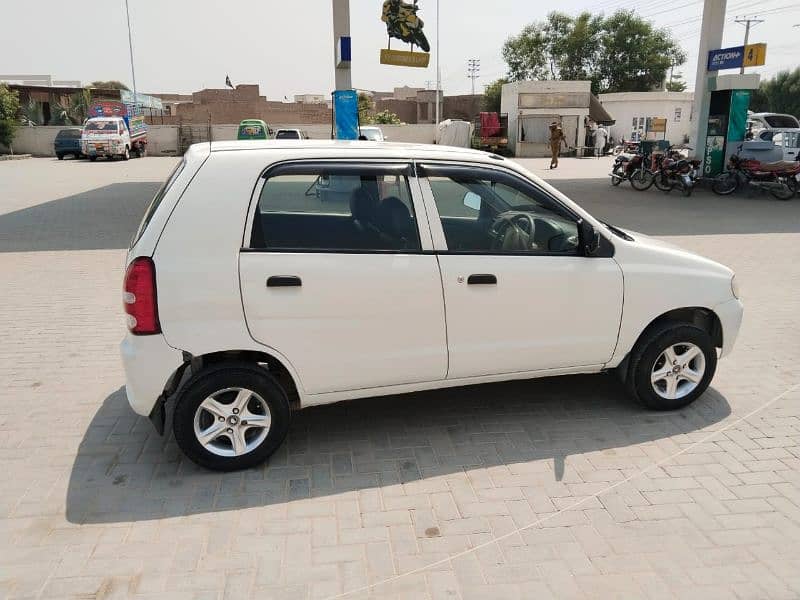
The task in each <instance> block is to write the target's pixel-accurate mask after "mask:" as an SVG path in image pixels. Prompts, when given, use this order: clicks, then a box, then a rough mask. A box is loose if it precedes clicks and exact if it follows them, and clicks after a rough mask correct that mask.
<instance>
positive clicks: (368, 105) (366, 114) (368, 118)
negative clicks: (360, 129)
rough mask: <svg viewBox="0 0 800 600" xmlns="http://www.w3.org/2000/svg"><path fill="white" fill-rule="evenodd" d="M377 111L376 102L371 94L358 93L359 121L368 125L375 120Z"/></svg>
mask: <svg viewBox="0 0 800 600" xmlns="http://www.w3.org/2000/svg"><path fill="white" fill-rule="evenodd" d="M374 111H375V103H374V102H373V101H372V98H371V97H370V95H369V94H365V93H364V92H359V94H358V122H359V123H361V124H362V125H367V124H369V123H372V122H373V119H374V116H373V112H374Z"/></svg>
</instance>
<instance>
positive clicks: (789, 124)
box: [764, 115, 800, 128]
mask: <svg viewBox="0 0 800 600" xmlns="http://www.w3.org/2000/svg"><path fill="white" fill-rule="evenodd" d="M764 120H765V121H766V122H767V125H769V126H770V127H776V128H795V127H800V123H798V122H797V119H795V118H794V117H793V116H791V115H770V116H768V117H764Z"/></svg>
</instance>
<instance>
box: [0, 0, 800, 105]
mask: <svg viewBox="0 0 800 600" xmlns="http://www.w3.org/2000/svg"><path fill="white" fill-rule="evenodd" d="M438 2H439V4H440V15H441V23H440V28H439V30H440V46H441V55H440V63H441V72H442V88H443V89H444V92H445V94H447V95H450V94H466V93H470V86H471V82H470V80H469V79H468V78H467V60H469V59H471V58H474V59H479V60H480V61H481V68H480V78H479V79H477V80H476V89H477V90H478V91H480V90H482V89H483V86H484V85H486V84H488V83H490V82H491V81H493V80H495V79H497V78H498V77H501V76H503V75H504V74H505V65H504V62H503V59H502V56H501V48H502V45H503V42H504V41H505V40H506V39H507V38H508V37H509V36H511V35H514V34H516V33H518V32H519V31H520V30H521V29H522V27H523V26H524V25H526V24H528V23H530V22H532V21H536V20H539V19H542V18H544V17H545V15H546V14H547V13H548V12H549V11H551V10H553V9H554V8H557V9H558V10H560V11H563V12H566V13H568V14H578V13H579V12H581V11H582V10H589V9H591V10H592V11H593V12H600V11H602V12H605V13H606V14H609V13H612V12H614V11H615V10H617V9H620V8H631V7H635V8H636V10H637V12H638V13H639V14H640V15H641V16H643V17H645V18H648V19H650V20H652V21H653V22H654V23H655V24H656V25H657V26H659V27H665V28H668V29H669V30H670V31H671V32H672V34H673V36H674V37H675V39H676V40H677V41H678V42H679V43H680V44H681V45H682V46H683V48H684V49H685V50H686V51H687V53H688V54H689V57H690V59H689V61H688V63H687V64H685V65H683V66H682V67H680V68H679V69H677V70H678V71H679V72H682V73H683V75H684V80H686V81H687V83H688V84H689V87H690V88H692V87H693V86H694V78H695V70H696V64H697V46H698V42H699V30H700V17H701V14H702V7H703V2H702V0H673V1H672V2H664V1H663V0H640V1H638V2H631V1H630V0H599V1H598V0H595V1H591V0H560V1H559V2H542V1H535V0H438ZM129 3H130V14H131V26H132V30H133V46H134V59H135V62H134V64H135V69H136V83H137V88H138V91H140V92H144V93H148V92H156V93H157V92H163V93H167V92H174V93H190V92H193V91H197V90H199V89H203V88H221V87H224V83H225V76H226V75H229V76H230V78H231V81H232V82H233V83H234V84H239V83H258V84H259V85H260V88H261V94H262V95H266V96H267V98H268V99H271V100H282V99H283V98H284V96H287V97H288V98H289V99H292V97H293V95H294V94H301V93H323V94H327V93H329V92H330V91H331V89H333V32H332V25H331V22H332V17H331V15H332V9H331V0H282V1H278V0H225V2H219V1H216V0H129ZM436 3H437V0H419V6H420V10H419V16H420V17H421V18H422V19H423V20H424V22H425V32H426V35H427V36H428V39H429V40H430V42H431V46H433V48H432V51H435V40H436ZM755 4H757V5H758V10H759V11H760V13H755V14H760V15H763V18H764V19H765V22H764V23H761V24H760V25H757V26H756V27H754V28H753V29H752V31H751V35H750V40H751V42H767V62H766V65H765V66H764V67H762V68H756V69H752V70H749V71H748V72H760V73H762V77H763V76H772V75H774V74H775V73H777V72H778V71H779V70H781V69H787V68H793V67H795V66H797V65H798V62H800V60H798V58H797V56H798V53H797V51H796V40H797V38H798V35H800V1H798V0H759V1H758V2H753V0H728V14H727V16H726V21H725V34H724V39H723V47H729V46H737V45H741V43H742V40H743V38H744V27H743V26H741V25H738V24H736V23H735V22H734V18H735V17H736V16H745V15H746V16H752V15H753V14H754V13H753V12H752V11H753V6H754V5H755ZM381 5H382V0H350V29H351V36H352V40H353V42H352V43H353V63H352V81H353V86H354V87H356V88H359V89H372V90H391V89H392V88H393V87H396V86H402V85H409V86H417V87H430V88H434V87H435V80H436V72H435V67H434V64H435V56H434V55H433V54H432V55H431V63H430V66H429V67H428V68H427V69H419V68H409V67H391V66H385V65H381V64H379V62H378V58H379V52H380V48H382V47H385V46H386V40H387V37H386V28H385V25H384V23H382V22H381V20H380V13H381ZM37 6H38V7H39V10H42V11H44V13H45V15H44V17H42V18H37V19H36V20H35V23H34V22H33V21H31V19H30V10H31V9H30V4H29V3H25V2H9V3H8V6H6V7H4V9H3V17H4V19H5V21H6V22H7V23H10V24H16V25H15V26H13V27H7V28H4V30H3V38H4V39H3V43H2V46H3V48H4V51H3V52H0V75H6V74H50V75H52V76H53V77H54V78H55V79H77V80H80V81H82V82H84V83H88V82H91V81H94V80H100V79H103V80H105V79H119V80H121V81H123V82H125V83H126V84H128V85H129V86H130V85H131V71H130V61H129V53H128V38H127V28H126V21H125V2H124V0H103V1H102V2H98V1H97V0H91V1H90V0H71V1H70V2H57V1H56V0H45V1H44V2H41V3H38V4H37ZM794 25H798V27H796V28H795V27H793V26H794ZM393 45H394V46H395V47H398V46H399V42H398V41H395V44H393Z"/></svg>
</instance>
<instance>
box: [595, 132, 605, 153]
mask: <svg viewBox="0 0 800 600" xmlns="http://www.w3.org/2000/svg"><path fill="white" fill-rule="evenodd" d="M607 139H608V130H607V129H606V128H605V127H602V126H601V127H598V128H597V129H595V131H594V154H595V156H603V154H605V151H606V140H607Z"/></svg>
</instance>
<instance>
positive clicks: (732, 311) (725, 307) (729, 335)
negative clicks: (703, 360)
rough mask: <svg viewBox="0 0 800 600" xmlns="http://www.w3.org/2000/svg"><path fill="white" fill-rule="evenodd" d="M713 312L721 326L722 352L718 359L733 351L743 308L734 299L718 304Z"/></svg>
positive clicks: (739, 302)
mask: <svg viewBox="0 0 800 600" xmlns="http://www.w3.org/2000/svg"><path fill="white" fill-rule="evenodd" d="M714 312H715V313H716V314H717V316H718V317H719V321H720V324H721V325H722V352H721V353H720V358H721V357H723V356H727V355H728V354H729V353H730V351H731V350H732V349H733V345H734V344H735V343H736V338H737V337H738V336H739V327H741V325H742V314H743V313H744V306H743V305H742V303H741V301H739V300H738V299H736V298H733V299H731V300H728V301H727V302H723V303H722V304H718V305H717V306H715V307H714Z"/></svg>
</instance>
